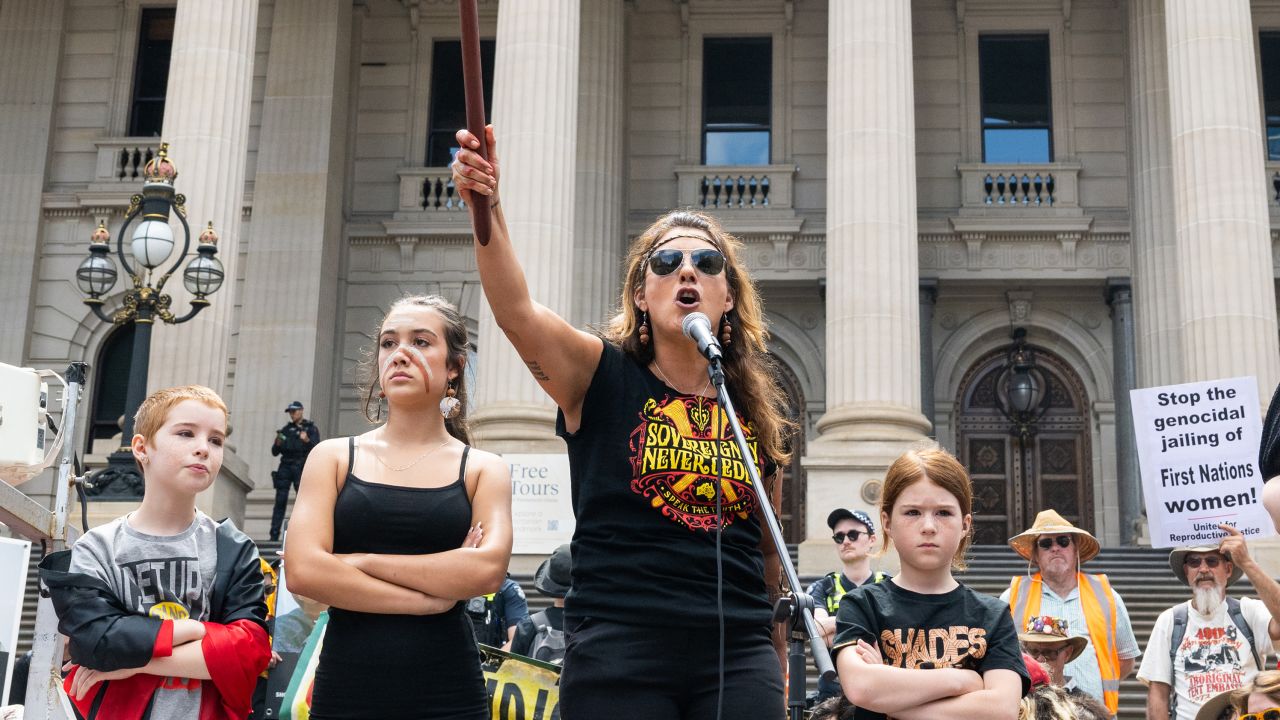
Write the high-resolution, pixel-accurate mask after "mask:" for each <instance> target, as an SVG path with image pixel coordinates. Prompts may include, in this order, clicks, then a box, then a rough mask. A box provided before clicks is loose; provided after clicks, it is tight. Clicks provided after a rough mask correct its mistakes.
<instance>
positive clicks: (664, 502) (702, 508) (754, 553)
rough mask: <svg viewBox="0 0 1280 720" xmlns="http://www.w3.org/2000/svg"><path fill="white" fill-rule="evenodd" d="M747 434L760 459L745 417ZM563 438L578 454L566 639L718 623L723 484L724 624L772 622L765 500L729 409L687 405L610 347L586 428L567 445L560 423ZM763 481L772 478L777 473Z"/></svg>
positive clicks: (574, 457) (585, 415)
mask: <svg viewBox="0 0 1280 720" xmlns="http://www.w3.org/2000/svg"><path fill="white" fill-rule="evenodd" d="M739 423H740V424H741V425H742V429H743V432H744V433H745V435H746V437H747V442H748V444H749V446H750V447H751V449H752V452H753V453H756V450H755V449H756V440H755V433H754V428H753V426H752V425H751V424H750V423H749V422H747V421H746V420H745V419H744V418H742V417H741V416H739ZM556 432H557V434H559V435H560V436H561V437H563V438H564V439H565V442H566V444H567V445H568V448H569V470H570V477H571V479H572V488H573V493H572V497H573V510H574V515H575V517H576V518H577V527H576V529H575V530H574V533H573V585H572V588H571V589H570V591H569V594H568V596H567V597H566V598H565V615H566V624H565V627H566V628H569V629H572V628H574V627H576V625H577V622H578V621H579V620H581V619H582V618H588V617H589V618H601V619H605V620H610V621H614V622H620V623H629V624H635V625H654V624H658V625H663V626H682V627H697V626H703V625H705V624H707V623H714V622H715V620H716V549H715V544H716V528H717V525H718V522H717V518H716V493H715V488H716V477H720V478H723V480H722V482H721V487H722V489H723V500H722V502H723V516H724V529H723V532H722V537H721V552H722V557H723V568H724V586H723V587H724V614H725V623H726V624H728V625H757V626H758V625H767V624H768V623H769V622H770V618H771V615H772V611H771V609H770V606H769V601H768V595H767V593H766V590H765V586H764V578H763V573H764V564H763V563H764V561H763V558H762V556H761V553H760V547H759V544H760V537H761V535H760V533H761V528H760V524H759V522H758V520H757V518H756V515H755V512H756V496H755V493H754V491H753V488H752V487H751V480H750V479H749V477H748V476H747V472H746V466H745V465H744V464H743V463H742V462H741V459H740V454H739V452H738V448H737V446H736V445H735V443H734V442H733V431H732V429H731V428H730V426H729V423H728V421H727V418H726V417H725V415H724V414H723V413H722V412H721V409H720V406H719V403H717V402H716V401H715V400H714V399H710V398H704V397H699V396H689V395H681V394H680V393H678V392H677V391H676V390H674V389H672V388H670V387H667V386H666V385H665V384H663V383H662V382H661V381H659V380H658V378H656V377H655V376H654V375H653V373H651V372H650V371H649V370H648V368H645V367H643V366H640V365H638V364H637V363H636V362H635V361H633V360H631V359H630V358H629V357H627V356H626V355H625V354H624V353H623V352H622V351H621V350H620V349H618V348H617V347H615V346H613V345H611V344H609V343H607V342H606V343H604V349H603V351H602V354H601V356H600V365H599V366H598V367H597V368H596V372H595V376H594V377H593V378H592V379H591V385H590V387H589V388H588V389H587V395H586V398H585V399H584V400H583V404H582V423H581V427H579V429H578V431H577V432H575V433H568V432H567V431H566V430H565V426H564V416H563V414H560V416H559V417H558V418H557V421H556ZM756 454H758V453H756ZM757 469H759V470H760V474H761V476H762V477H767V476H768V473H769V472H772V470H773V465H772V463H769V464H767V467H761V466H760V465H757ZM766 470H767V472H766Z"/></svg>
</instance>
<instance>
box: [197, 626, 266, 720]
mask: <svg viewBox="0 0 1280 720" xmlns="http://www.w3.org/2000/svg"><path fill="white" fill-rule="evenodd" d="M200 649H201V650H202V651H203V653H204V664H205V666H206V667H207V668H209V678H210V680H209V681H210V682H212V683H213V685H214V687H216V688H217V690H218V695H219V696H221V699H222V704H223V706H224V707H225V708H226V709H228V710H231V711H233V712H238V713H241V716H242V717H243V716H244V715H247V714H248V713H249V711H250V710H251V709H252V706H253V689H254V687H255V686H256V685H257V684H258V675H259V674H261V673H262V671H263V670H266V669H267V662H268V661H269V660H270V659H271V645H270V643H269V641H268V639H267V631H266V630H263V629H262V626H261V625H259V624H257V623H255V622H252V621H250V620H236V621H235V622H232V623H229V624H227V625H223V624H221V623H212V622H207V623H205V624H204V639H203V640H202V641H201V642H200Z"/></svg>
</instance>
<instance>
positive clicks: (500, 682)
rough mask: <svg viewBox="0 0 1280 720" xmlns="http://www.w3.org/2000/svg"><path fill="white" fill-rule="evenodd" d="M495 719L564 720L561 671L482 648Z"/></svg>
mask: <svg viewBox="0 0 1280 720" xmlns="http://www.w3.org/2000/svg"><path fill="white" fill-rule="evenodd" d="M480 653H481V655H482V659H483V661H484V662H483V667H484V680H485V688H486V690H487V691H488V693H489V707H490V709H491V712H492V717H493V718H494V720H560V668H559V667H558V666H556V665H552V664H550V663H545V662H541V661H538V660H534V659H533V658H527V657H523V656H520V655H513V654H511V653H507V652H503V651H501V650H498V649H497V648H491V647H489V646H488V645H481V646H480Z"/></svg>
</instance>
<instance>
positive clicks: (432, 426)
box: [285, 296, 511, 720]
mask: <svg viewBox="0 0 1280 720" xmlns="http://www.w3.org/2000/svg"><path fill="white" fill-rule="evenodd" d="M377 332H378V336H377V337H378V340H377V353H376V358H377V364H376V366H375V367H376V372H375V374H374V377H373V379H372V383H371V385H370V387H369V388H368V390H367V392H366V397H365V414H366V416H368V415H369V405H370V404H371V402H372V401H373V393H374V392H375V390H376V388H378V387H381V392H380V393H379V394H380V395H381V396H383V397H384V398H385V400H386V404H387V409H388V417H387V421H386V423H384V424H382V425H380V426H378V427H377V428H375V429H373V430H370V431H369V432H366V433H364V434H363V435H360V436H359V437H352V438H335V439H333V440H326V441H325V442H322V443H321V444H320V445H318V446H317V447H316V449H315V450H313V451H312V452H311V455H310V456H309V457H308V458H307V464H306V467H305V468H304V469H303V472H302V487H301V490H300V491H299V493H298V499H297V501H296V503H295V505H294V509H293V518H292V520H291V521H290V523H289V535H288V549H287V551H286V553H285V574H286V577H287V578H288V583H289V589H290V590H293V591H294V592H298V593H301V594H303V595H306V596H307V597H310V598H313V599H315V600H317V601H319V602H322V603H326V604H328V605H330V606H332V607H331V609H330V611H329V616H330V619H329V626H328V632H327V635H326V636H325V641H324V648H323V650H322V651H321V655H320V665H319V667H318V668H317V670H316V678H315V691H314V695H313V700H312V708H311V717H312V718H313V719H314V720H335V719H337V718H373V717H379V718H392V717H394V718H451V719H458V718H462V719H465V720H487V718H488V717H489V714H490V713H489V708H488V702H487V700H486V697H485V687H484V680H483V676H482V674H481V671H480V662H479V655H478V651H477V649H476V644H475V639H474V637H473V635H472V631H471V625H470V623H469V622H468V621H467V618H466V616H465V614H464V613H463V611H462V605H461V603H460V602H459V601H462V600H465V599H467V598H470V597H474V596H476V595H483V594H485V593H489V592H494V591H495V590H497V589H498V587H499V586H500V585H501V584H502V579H503V577H504V575H505V573H506V570H507V561H508V560H509V559H510V557H511V479H510V471H509V470H508V468H507V465H506V463H504V462H503V461H502V460H501V459H500V458H498V457H497V456H495V455H491V454H489V453H486V452H481V451H478V450H474V449H472V448H471V447H469V444H468V435H467V429H466V386H465V385H464V374H463V367H464V365H465V362H466V358H467V356H466V352H467V331H466V326H465V325H464V324H463V321H462V318H461V317H460V316H459V314H458V311H457V309H455V308H454V307H453V306H452V305H450V304H449V303H448V302H447V301H445V300H444V299H443V298H440V297H436V296H420V297H410V298H404V299H402V300H400V301H398V302H396V303H395V304H394V305H392V306H391V311H390V312H389V313H387V316H386V318H385V319H384V320H383V321H382V323H381V324H380V325H379V327H378V330H377ZM378 416H379V417H380V416H381V410H379V413H378ZM370 420H371V421H373V418H370ZM409 677H412V678H413V680H412V681H409V682H406V681H405V679H406V678H409Z"/></svg>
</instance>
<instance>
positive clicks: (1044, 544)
mask: <svg viewBox="0 0 1280 720" xmlns="http://www.w3.org/2000/svg"><path fill="white" fill-rule="evenodd" d="M1054 543H1057V544H1058V547H1060V548H1067V547H1071V536H1070V535H1059V536H1058V537H1056V538H1047V537H1042V538H1040V539H1039V540H1037V541H1036V545H1038V546H1040V549H1041V550H1048V549H1049V548H1051V547H1053V544H1054Z"/></svg>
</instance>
